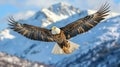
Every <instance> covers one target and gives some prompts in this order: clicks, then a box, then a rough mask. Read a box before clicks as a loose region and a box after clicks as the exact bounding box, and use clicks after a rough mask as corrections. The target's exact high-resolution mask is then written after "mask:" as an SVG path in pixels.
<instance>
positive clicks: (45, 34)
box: [8, 3, 110, 54]
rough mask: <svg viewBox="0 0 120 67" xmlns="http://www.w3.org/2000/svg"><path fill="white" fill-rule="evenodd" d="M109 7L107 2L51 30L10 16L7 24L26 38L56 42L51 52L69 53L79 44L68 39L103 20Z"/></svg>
mask: <svg viewBox="0 0 120 67" xmlns="http://www.w3.org/2000/svg"><path fill="white" fill-rule="evenodd" d="M109 8H110V6H109V4H108V3H105V4H104V5H102V6H101V7H100V9H99V10H98V11H97V12H96V13H94V14H92V15H88V16H86V17H84V18H81V19H79V20H76V21H74V22H72V23H70V24H68V25H66V26H65V27H62V28H58V27H56V26H53V27H52V29H51V30H49V29H46V28H41V27H36V26H32V25H28V24H21V23H19V22H17V21H15V20H14V18H12V17H10V18H9V20H8V21H9V22H10V24H9V25H10V26H11V29H13V30H14V31H16V32H18V33H20V34H22V35H23V36H25V37H27V38H30V39H33V40H39V41H45V42H57V44H58V45H57V46H55V48H54V49H53V53H56V54H60V53H61V54H69V53H72V52H73V51H74V50H76V49H77V48H78V47H79V46H78V45H76V44H74V43H71V42H70V41H68V39H70V38H72V37H74V36H76V35H78V34H81V33H84V32H86V31H88V30H90V29H91V28H93V27H94V26H96V25H97V24H98V23H100V21H101V20H104V19H105V17H106V16H108V15H109V14H108V12H109V11H110V10H109ZM58 48H60V49H61V50H59V49H58Z"/></svg>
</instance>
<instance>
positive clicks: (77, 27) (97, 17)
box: [61, 3, 110, 39]
mask: <svg viewBox="0 0 120 67" xmlns="http://www.w3.org/2000/svg"><path fill="white" fill-rule="evenodd" d="M109 8H110V6H109V4H108V3H105V4H104V5H102V6H101V7H100V9H99V10H98V11H97V12H96V13H94V14H92V15H88V16H86V17H84V18H82V19H79V20H77V21H75V22H73V23H70V24H68V25H66V26H65V27H62V28H61V29H62V30H63V31H64V34H65V35H66V38H67V39H70V38H71V37H74V36H76V35H78V34H80V33H84V32H86V31H88V30H90V29H91V28H93V27H94V26H96V25H97V24H98V23H100V21H101V20H103V19H105V17H106V16H107V15H109V14H107V13H108V12H109V11H110V10H109Z"/></svg>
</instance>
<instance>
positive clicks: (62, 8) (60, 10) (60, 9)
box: [48, 2, 80, 16]
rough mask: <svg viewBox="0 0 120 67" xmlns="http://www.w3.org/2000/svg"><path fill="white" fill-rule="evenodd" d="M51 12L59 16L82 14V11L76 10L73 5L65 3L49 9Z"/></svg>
mask: <svg viewBox="0 0 120 67" xmlns="http://www.w3.org/2000/svg"><path fill="white" fill-rule="evenodd" d="M48 9H49V10H50V11H52V12H54V13H56V14H57V15H61V14H63V15H69V16H71V15H73V14H75V13H80V10H79V9H77V8H74V7H73V6H72V5H70V4H68V3H64V2H60V3H57V4H54V5H52V6H50V7H49V8H48Z"/></svg>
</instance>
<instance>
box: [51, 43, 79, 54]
mask: <svg viewBox="0 0 120 67" xmlns="http://www.w3.org/2000/svg"><path fill="white" fill-rule="evenodd" d="M69 43H70V48H69V51H70V53H72V52H74V51H75V50H76V49H78V48H79V46H80V45H78V44H76V43H73V42H71V41H69ZM52 53H53V54H66V53H65V52H64V51H63V50H62V49H61V48H60V47H59V45H58V44H55V46H54V47H53V50H52Z"/></svg>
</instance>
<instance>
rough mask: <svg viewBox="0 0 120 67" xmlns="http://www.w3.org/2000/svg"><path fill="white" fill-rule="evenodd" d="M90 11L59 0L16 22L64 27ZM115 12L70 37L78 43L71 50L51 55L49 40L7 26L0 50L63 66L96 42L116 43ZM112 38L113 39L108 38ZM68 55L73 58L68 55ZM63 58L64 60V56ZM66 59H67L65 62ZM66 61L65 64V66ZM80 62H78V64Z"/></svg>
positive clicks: (119, 19)
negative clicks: (29, 37)
mask: <svg viewBox="0 0 120 67" xmlns="http://www.w3.org/2000/svg"><path fill="white" fill-rule="evenodd" d="M93 12H94V11H89V10H88V11H87V10H83V11H82V10H79V9H78V8H74V7H73V6H71V5H69V4H66V3H63V2H62V3H58V4H54V5H52V6H50V7H49V8H43V9H42V10H41V11H38V12H36V13H35V14H34V15H33V16H31V17H30V18H28V19H26V20H22V19H20V20H19V22H20V23H27V24H31V25H34V26H39V27H45V28H48V29H50V28H51V26H54V25H55V26H57V27H63V26H65V25H67V24H69V23H71V22H73V21H75V20H77V19H79V18H82V17H84V16H86V15H88V14H91V13H93ZM117 15H118V14H116V15H114V17H113V16H111V17H112V18H108V19H106V20H105V21H103V22H101V23H100V24H98V25H97V26H96V27H94V28H93V29H91V30H90V31H88V32H86V33H84V34H81V35H78V36H76V37H74V38H72V39H70V41H72V42H75V43H77V44H80V48H79V50H77V51H76V52H74V53H73V54H69V55H54V54H52V53H51V51H52V49H53V46H54V44H55V42H49V43H48V42H42V41H34V40H30V39H27V38H25V37H24V36H22V35H20V34H18V33H16V32H14V31H12V30H10V29H5V30H4V31H1V32H5V31H6V30H7V32H6V33H4V34H3V33H1V32H0V39H1V40H0V51H2V52H6V53H8V54H12V55H15V56H18V57H20V58H24V59H28V60H30V61H37V62H44V63H47V64H56V66H62V64H63V63H62V62H64V63H65V64H66V65H67V64H70V63H71V62H74V61H75V59H78V60H79V58H81V56H82V55H83V54H84V53H89V52H88V51H89V50H90V49H91V50H96V49H95V48H96V47H97V46H98V47H99V46H102V45H105V46H106V47H108V48H109V47H112V46H110V45H114V43H118V39H119V33H120V29H119V28H120V16H117ZM119 15H120V14H119ZM7 35H9V37H6V36H7ZM111 40H113V41H114V42H111ZM106 42H107V43H106ZM106 44H107V45H106ZM87 56H89V55H86V56H85V57H87ZM71 57H74V58H73V59H68V58H71ZM64 58H65V59H66V60H64ZM83 59H84V58H83ZM67 60H68V61H69V62H67V63H66V61H67ZM58 61H59V62H58ZM75 62H76V61H75ZM85 63H86V62H85ZM65 64H64V66H66V65H65ZM79 66H80V64H79V65H78V67H79ZM71 67H72V66H71Z"/></svg>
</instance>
